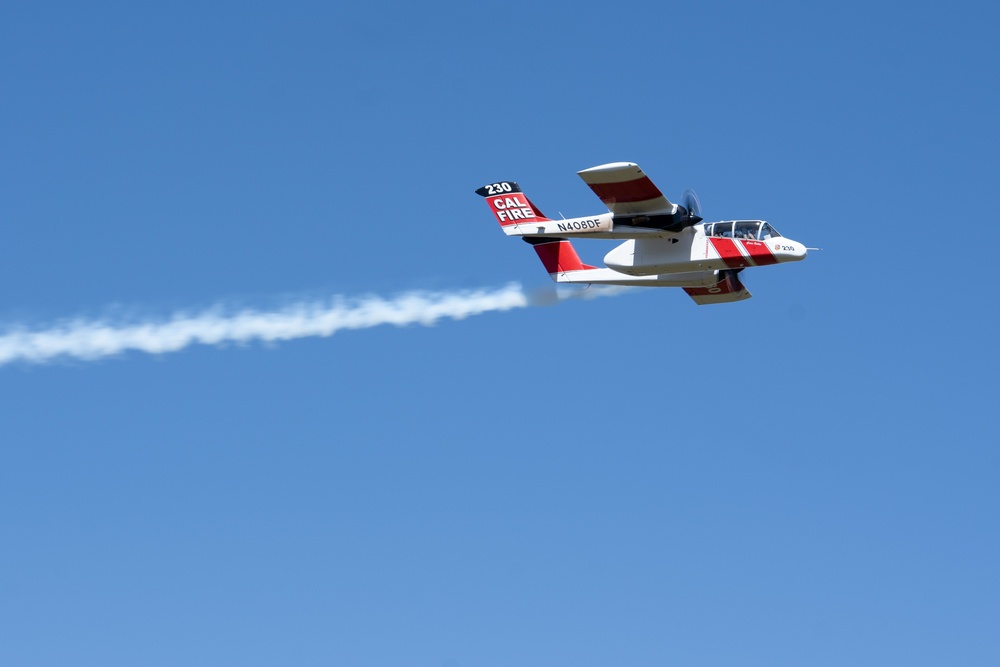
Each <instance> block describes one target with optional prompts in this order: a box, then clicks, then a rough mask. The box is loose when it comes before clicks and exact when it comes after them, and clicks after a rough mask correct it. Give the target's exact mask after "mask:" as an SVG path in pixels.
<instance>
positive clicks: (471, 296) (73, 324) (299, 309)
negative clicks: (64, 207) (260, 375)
mask: <svg viewBox="0 0 1000 667" xmlns="http://www.w3.org/2000/svg"><path fill="white" fill-rule="evenodd" d="M613 293H618V292H617V291H615V290H588V291H576V292H572V293H563V294H559V293H555V294H554V293H553V292H552V291H549V292H547V293H534V294H529V293H527V292H525V290H524V289H523V288H522V287H521V286H520V285H518V284H516V283H513V284H510V285H507V286H506V287H503V288H500V289H494V290H468V291H459V292H410V293H407V294H402V295H399V296H396V297H394V298H390V299H385V298H382V297H376V296H370V297H365V298H360V299H347V298H345V297H342V296H335V297H332V298H329V299H325V300H318V301H317V300H314V301H308V302H299V303H295V304H292V305H289V306H286V307H284V308H280V309H277V310H272V311H262V310H249V309H244V310H240V311H237V312H226V309H225V308H223V307H215V308H211V309H209V310H206V311H203V312H201V313H197V314H193V315H191V314H183V313H178V314H175V315H173V316H172V317H169V318H165V319H161V320H156V321H149V320H147V321H140V322H131V323H129V322H113V321H108V320H100V319H91V320H87V319H76V320H70V321H66V322H62V323H60V324H57V325H54V326H50V327H47V328H40V329H33V330H32V329H27V328H25V327H8V328H7V330H6V331H5V332H3V333H0V366H3V365H6V364H10V363H14V362H23V363H29V364H39V363H45V362H48V361H52V360H56V359H60V358H64V359H70V358H72V359H84V360H92V359H101V358H103V357H109V356H113V355H117V354H121V353H123V352H127V351H139V352H147V353H150V354H165V353H167V352H176V351H178V350H182V349H184V348H186V347H188V346H189V345H195V344H202V345H219V344H225V343H252V342H255V341H259V342H265V343H270V342H277V341H287V340H294V339H296V338H305V337H307V336H332V335H333V334H335V333H337V332H338V331H342V330H345V329H367V328H370V327H375V326H379V325H383V324H391V325H394V326H398V327H402V326H406V325H411V324H418V325H423V326H430V325H433V324H435V323H436V322H438V321H439V320H442V319H452V320H460V319H463V318H466V317H471V316H472V315H479V314H481V313H488V312H494V311H504V310H512V309H515V308H525V307H527V306H539V305H549V304H551V303H557V302H558V301H561V300H565V299H567V298H581V297H582V298H589V297H593V296H600V295H609V294H613ZM545 294H548V295H549V296H545Z"/></svg>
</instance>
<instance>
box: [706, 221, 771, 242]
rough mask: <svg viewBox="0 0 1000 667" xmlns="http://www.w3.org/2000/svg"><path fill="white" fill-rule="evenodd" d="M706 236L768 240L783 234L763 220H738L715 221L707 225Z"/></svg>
mask: <svg viewBox="0 0 1000 667" xmlns="http://www.w3.org/2000/svg"><path fill="white" fill-rule="evenodd" d="M705 236H721V237H723V238H727V239H728V238H737V239H756V240H759V241H766V240H767V239H774V238H778V237H780V236H781V234H779V233H778V230H777V229H775V228H774V227H772V226H771V225H770V224H768V223H766V222H764V221H762V220H737V221H736V222H713V223H711V224H708V225H705Z"/></svg>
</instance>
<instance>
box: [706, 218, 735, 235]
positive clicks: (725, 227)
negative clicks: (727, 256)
mask: <svg viewBox="0 0 1000 667" xmlns="http://www.w3.org/2000/svg"><path fill="white" fill-rule="evenodd" d="M732 235H733V223H731V222H713V223H712V224H710V225H705V236H724V237H726V238H731V237H732Z"/></svg>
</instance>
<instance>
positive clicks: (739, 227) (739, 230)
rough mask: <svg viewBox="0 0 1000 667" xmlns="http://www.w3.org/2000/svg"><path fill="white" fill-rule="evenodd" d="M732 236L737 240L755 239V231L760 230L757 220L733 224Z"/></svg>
mask: <svg viewBox="0 0 1000 667" xmlns="http://www.w3.org/2000/svg"><path fill="white" fill-rule="evenodd" d="M734 227H735V230H734V231H733V236H735V237H736V238H738V239H756V238H757V230H758V229H760V221H759V220H740V221H739V222H737V223H735V224H734Z"/></svg>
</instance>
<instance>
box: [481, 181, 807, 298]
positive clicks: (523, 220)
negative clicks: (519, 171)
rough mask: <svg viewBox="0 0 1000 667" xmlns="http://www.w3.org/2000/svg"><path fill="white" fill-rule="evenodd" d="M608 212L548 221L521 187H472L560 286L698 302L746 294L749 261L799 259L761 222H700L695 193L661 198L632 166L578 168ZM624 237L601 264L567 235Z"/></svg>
mask: <svg viewBox="0 0 1000 667" xmlns="http://www.w3.org/2000/svg"><path fill="white" fill-rule="evenodd" d="M578 173H579V175H580V178H582V179H583V180H584V182H585V183H586V184H587V185H589V186H590V189H591V190H593V191H594V193H595V194H596V195H597V196H598V197H600V198H601V201H603V202H604V203H605V204H606V205H607V207H608V209H609V212H608V213H602V214H599V215H593V216H589V217H584V218H570V219H568V220H567V219H563V220H551V219H549V218H547V217H545V216H544V215H543V214H542V212H541V211H539V210H538V207H537V206H535V205H534V204H532V203H531V200H530V199H528V197H527V196H526V195H525V194H524V193H523V192H521V188H520V187H518V185H517V183H514V182H512V181H499V182H497V183H490V184H488V185H484V186H483V187H481V188H479V189H478V190H476V194H479V195H482V196H483V197H485V198H486V201H487V203H488V204H489V206H490V210H491V211H493V215H495V216H496V219H497V221H498V222H499V223H500V226H501V227H502V228H503V230H504V232H506V234H507V235H508V236H520V237H522V238H523V239H524V240H525V241H527V242H528V243H530V244H531V245H533V246H534V247H535V252H537V253H538V257H539V258H540V259H541V260H542V264H544V265H545V268H546V270H547V271H548V272H549V275H550V276H551V277H552V279H553V280H555V281H556V282H558V283H583V284H598V285H635V286H647V287H683V288H684V291H685V292H687V293H688V295H689V296H690V297H691V298H692V299H694V300H695V302H696V303H698V304H709V303H727V302H730V301H741V300H743V299H749V298H750V296H751V295H750V292H748V291H747V289H746V288H745V287H744V286H743V283H741V282H740V279H739V277H738V275H737V274H739V272H740V271H742V270H743V269H745V268H749V267H752V266H769V265H771V264H780V263H783V262H798V261H800V260H802V259H805V257H806V253H807V250H808V249H807V248H806V247H805V246H804V245H802V244H801V243H799V242H798V241H793V240H791V239H787V238H785V237H783V236H782V235H781V234H779V233H778V232H777V230H775V229H774V227H772V226H771V225H769V224H768V223H766V222H764V221H763V220H725V221H722V222H702V217H701V215H700V206H699V204H698V198H697V197H696V196H695V194H694V192H692V191H691V190H688V191H687V192H685V193H684V196H683V198H682V201H683V205H680V204H672V203H671V202H669V201H667V198H666V197H664V196H663V193H661V192H660V191H659V189H658V188H657V187H656V186H655V185H653V182H652V181H650V180H649V178H648V177H647V176H646V174H644V173H643V171H642V169H640V168H639V166H638V165H636V164H633V163H631V162H613V163H611V164H602V165H600V166H597V167H591V168H590V169H584V170H583V171H581V172H578ZM572 238H590V239H625V242H624V243H622V244H621V245H619V246H617V247H616V248H614V249H613V250H612V251H611V252H609V253H608V254H607V255H605V256H604V264H605V265H606V266H607V268H604V269H599V268H596V267H593V266H589V265H587V264H584V263H583V262H581V261H580V257H579V256H578V255H577V254H576V250H574V249H573V246H572V245H571V243H570V241H569V239H572Z"/></svg>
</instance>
